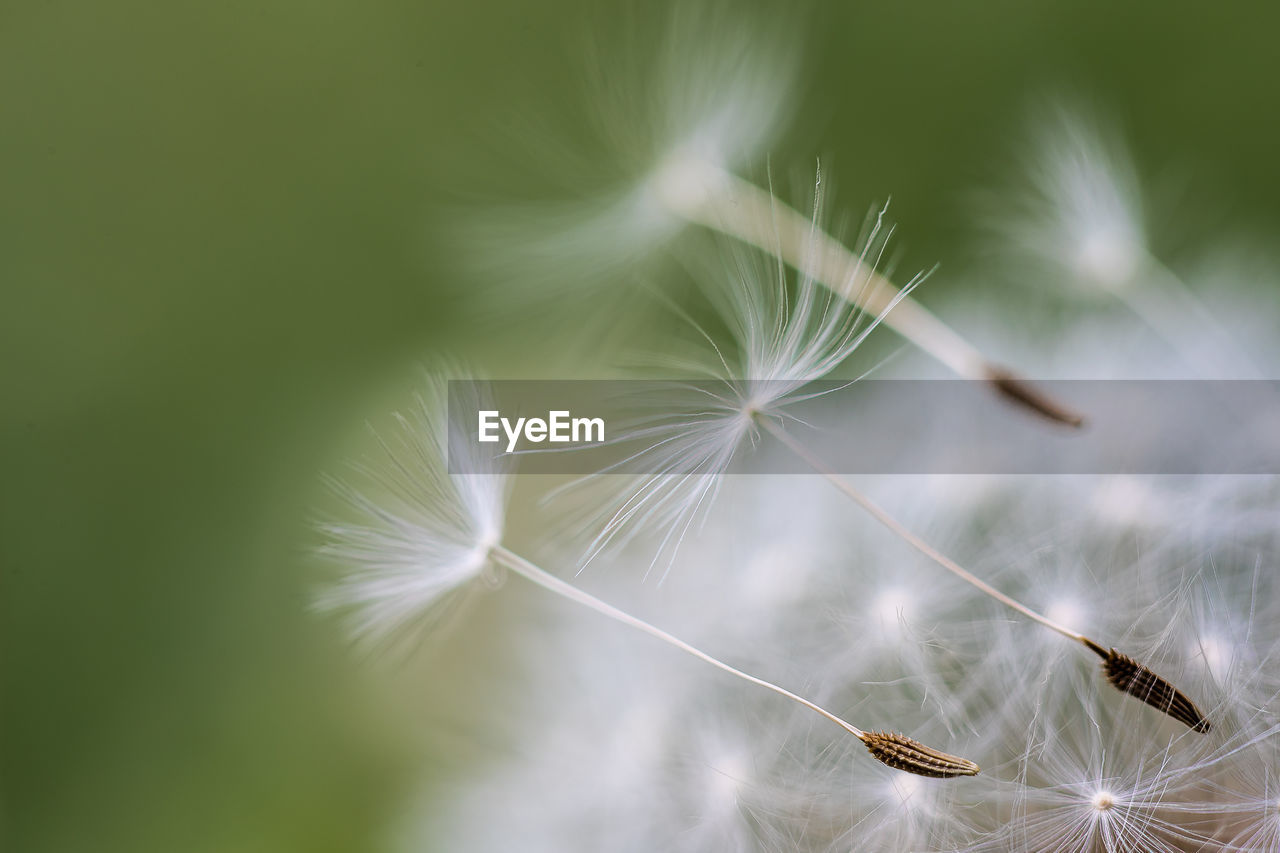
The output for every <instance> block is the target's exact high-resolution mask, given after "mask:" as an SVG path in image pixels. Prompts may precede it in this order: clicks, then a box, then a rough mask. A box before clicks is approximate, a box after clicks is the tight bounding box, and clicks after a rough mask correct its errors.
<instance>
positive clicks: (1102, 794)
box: [1089, 788, 1116, 812]
mask: <svg viewBox="0 0 1280 853" xmlns="http://www.w3.org/2000/svg"><path fill="white" fill-rule="evenodd" d="M1089 803H1090V805H1092V806H1093V808H1094V810H1095V811H1098V812H1109V811H1111V810H1112V809H1113V808H1115V805H1116V796H1115V794H1113V793H1111V792H1110V791H1108V790H1106V789H1105V788H1104V789H1102V790H1100V791H1097V792H1095V793H1094V795H1093V796H1092V797H1091V798H1090V799H1089Z"/></svg>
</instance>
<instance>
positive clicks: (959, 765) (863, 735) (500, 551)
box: [489, 545, 979, 778]
mask: <svg viewBox="0 0 1280 853" xmlns="http://www.w3.org/2000/svg"><path fill="white" fill-rule="evenodd" d="M489 557H490V559H491V560H493V562H494V563H497V564H498V565H501V566H503V567H505V568H507V569H509V570H510V571H512V572H515V573H516V574H518V575H520V576H521V577H522V578H524V579H525V580H527V581H529V582H531V583H533V584H535V585H536V586H540V587H542V588H543V589H545V590H547V591H548V592H552V593H555V594H556V595H559V596H561V597H562V598H566V599H568V600H570V601H572V602H574V603H576V604H581V605H583V606H584V607H587V608H589V609H591V610H594V611H595V612H597V613H599V614H601V615H603V616H607V617H609V618H610V619H613V620H614V621H616V622H621V623H622V624H623V625H628V626H630V627H632V628H635V629H637V630H639V631H643V632H644V633H646V634H648V635H649V636H651V637H656V638H657V639H659V640H661V641H662V642H664V643H667V644H668V645H670V646H673V647H675V648H677V649H679V650H680V651H682V652H684V653H685V654H688V655H692V656H693V657H695V658H697V659H698V660H701V661H703V662H705V663H709V664H711V665H712V666H714V667H716V668H717V669H720V670H723V671H724V672H727V673H729V674H730V675H733V676H735V677H737V678H740V679H742V680H743V681H747V682H749V683H751V684H755V685H758V686H760V687H763V688H765V689H766V690H771V691H773V692H774V693H777V694H778V695H780V696H783V697H785V698H787V699H790V700H791V701H793V702H797V703H799V704H800V705H803V706H804V707H806V708H808V709H809V710H811V711H813V712H815V713H817V714H819V715H821V716H823V717H825V718H826V719H828V720H830V721H831V722H833V723H835V724H836V725H838V726H839V727H840V728H842V729H844V730H845V731H846V732H848V733H849V734H851V735H853V736H854V737H856V738H858V739H859V740H861V741H862V742H863V744H865V745H866V747H867V751H868V752H869V753H870V754H871V755H872V757H874V758H875V759H876V760H877V761H880V762H882V763H884V764H886V765H888V766H889V767H892V768H894V769H896V770H904V771H906V772H908V773H915V774H917V775H921V776H930V777H933V778H951V777H955V776H973V775H975V774H977V773H978V770H979V768H978V765H977V764H974V763H973V762H972V761H969V760H968V759H965V758H959V757H957V756H954V755H948V754H947V753H945V752H940V751H938V750H935V749H932V748H931V747H927V746H925V745H924V744H921V743H919V742H917V741H915V740H913V739H911V738H909V737H906V736H905V735H900V734H892V733H885V732H867V731H863V730H862V729H860V728H858V727H857V726H855V725H853V724H852V723H850V722H847V721H845V720H843V719H841V718H840V717H838V716H836V715H835V714H833V713H831V712H830V711H828V710H826V709H825V708H823V707H821V706H820V705H818V704H816V703H814V702H811V701H809V700H808V699H805V698H804V697H803V696H800V695H798V694H795V693H792V692H791V691H790V690H787V689H786V688H785V687H781V686H779V685H777V684H774V683H773V682H771V681H766V680H765V679H763V678H758V677H756V676H754V675H751V674H750V673H747V672H743V671H742V670H740V669H738V668H737V667H734V666H730V665H729V664H727V663H725V662H724V661H722V660H720V659H719V658H715V657H712V656H711V655H709V654H707V653H706V652H704V651H702V650H701V649H699V648H697V647H695V646H691V645H689V644H688V643H686V642H685V641H684V640H681V639H680V638H679V637H676V636H675V635H673V634H669V633H667V632H666V631H663V630H662V629H661V628H658V627H657V626H656V625H652V624H650V623H648V622H646V621H644V620H643V619H640V618H638V617H635V616H632V615H631V614H630V613H627V612H626V611H624V610H619V609H618V608H617V607H614V606H613V605H612V604H609V603H607V602H605V601H602V600H601V599H599V598H596V597H595V596H594V595H591V594H590V593H588V592H584V591H583V590H581V589H579V588H578V587H576V586H574V585H573V584H570V583H566V582H565V581H563V580H561V579H560V578H558V577H556V576H555V575H553V574H551V573H550V572H547V571H545V570H544V569H541V568H539V567H538V566H536V565H534V564H533V563H531V562H529V561H528V560H526V559H525V558H524V557H521V556H520V555H519V554H516V553H515V552H514V551H510V550H508V549H507V548H504V547H503V546H501V545H495V546H493V547H492V548H491V549H490V551H489Z"/></svg>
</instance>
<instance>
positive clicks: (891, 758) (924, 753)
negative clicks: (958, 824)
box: [862, 732, 978, 779]
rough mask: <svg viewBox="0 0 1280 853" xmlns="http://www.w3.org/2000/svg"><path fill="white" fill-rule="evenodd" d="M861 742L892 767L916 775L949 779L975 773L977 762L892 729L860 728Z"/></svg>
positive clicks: (877, 757) (877, 758)
mask: <svg viewBox="0 0 1280 853" xmlns="http://www.w3.org/2000/svg"><path fill="white" fill-rule="evenodd" d="M862 742H863V743H865V744H866V745H867V752H869V753H871V756H872V758H874V759H876V760H877V761H879V762H882V763H884V764H887V765H889V766H890V767H892V768H893V769H894V770H905V771H906V772H908V773H915V774H916V775H918V776H930V777H933V778H935V779H950V778H952V777H955V776H976V775H977V774H978V765H976V764H974V763H973V762H972V761H970V760H969V759H967V758H960V757H958V756H955V755H948V754H947V753H945V752H939V751H938V750H936V749H930V748H929V747H927V746H925V745H924V744H922V743H920V742H918V741H914V740H912V739H911V738H909V737H907V736H906V735H900V734H894V733H893V732H864V733H863V735H862Z"/></svg>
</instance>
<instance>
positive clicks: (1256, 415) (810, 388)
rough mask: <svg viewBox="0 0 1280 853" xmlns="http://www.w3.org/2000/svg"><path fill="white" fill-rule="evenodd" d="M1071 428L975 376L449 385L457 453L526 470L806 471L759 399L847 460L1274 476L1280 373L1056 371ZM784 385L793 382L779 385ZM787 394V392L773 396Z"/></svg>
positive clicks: (977, 468) (836, 463)
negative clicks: (1069, 376) (1071, 375)
mask: <svg viewBox="0 0 1280 853" xmlns="http://www.w3.org/2000/svg"><path fill="white" fill-rule="evenodd" d="M1035 385H1036V387H1037V388H1038V389H1039V390H1041V391H1043V392H1044V393H1046V394H1049V395H1051V396H1052V397H1053V398H1055V399H1058V400H1061V401H1063V402H1064V403H1065V404H1067V405H1069V406H1070V407H1071V408H1073V409H1074V410H1076V411H1078V412H1080V413H1082V414H1083V415H1084V417H1085V423H1084V424H1083V426H1080V427H1078V428H1073V427H1070V426H1065V425H1063V424H1059V423H1054V422H1051V421H1048V420H1045V419H1042V418H1039V417H1037V416H1036V415H1035V414H1031V413H1029V412H1028V411H1027V410H1026V409H1024V408H1021V407H1017V406H1015V405H1013V404H1012V403H1010V401H1008V400H1007V399H1005V398H1003V397H1002V396H1000V395H999V394H998V393H997V392H996V390H995V389H994V388H993V387H992V386H991V384H989V383H986V382H979V381H965V380H861V381H858V382H854V383H843V382H811V383H808V384H806V385H804V386H802V387H800V388H790V387H789V386H783V385H781V384H778V383H766V382H756V383H736V382H735V383H726V382H720V381H705V382H668V381H639V380H611V381H545V380H537V381H492V382H461V381H455V382H450V383H449V409H450V411H449V415H450V422H451V423H452V424H454V434H453V435H451V436H450V441H449V444H450V449H449V466H450V471H452V472H453V473H469V472H470V471H469V469H470V468H471V467H472V466H473V465H474V463H473V462H472V461H470V460H475V459H484V458H494V457H500V458H502V459H504V464H505V463H509V464H510V466H511V469H512V470H513V471H515V472H516V473H523V474H575V475H585V474H594V473H602V472H607V473H615V474H648V475H652V474H673V475H687V474H705V473H712V472H718V471H720V470H721V469H722V467H723V466H722V465H721V459H722V454H727V453H730V452H731V456H730V459H731V462H730V465H729V466H728V468H727V472H728V473H774V474H788V473H796V474H805V473H811V472H812V468H810V467H809V466H808V465H807V464H806V463H805V462H803V461H801V460H800V459H799V458H797V456H796V454H794V453H790V452H783V449H782V448H781V447H780V442H779V441H778V440H777V439H776V437H775V436H773V435H772V434H770V432H769V431H768V430H761V429H759V428H758V425H757V426H756V427H755V428H753V426H752V420H751V418H750V417H749V416H748V415H746V414H743V410H744V408H745V406H746V404H745V403H744V402H743V401H744V400H747V399H750V400H755V401H759V402H760V404H761V405H760V406H759V409H760V414H758V415H757V416H756V417H757V418H768V419H771V420H772V421H773V422H774V423H776V424H779V425H780V426H781V427H782V428H783V429H785V430H786V433H787V434H788V435H789V436H791V437H792V438H794V439H795V440H796V441H798V442H799V443H801V444H802V445H803V446H804V447H805V448H806V449H807V450H808V451H809V452H810V453H811V454H812V455H815V456H817V457H818V458H820V459H821V460H822V462H823V463H825V465H827V466H828V467H830V468H831V469H833V470H835V471H837V472H840V473H847V474H893V473H899V474H1277V473H1280V382H1276V381H1199V380H1186V381H1181V380H1178V381H1168V380H1160V381H1156V380H1152V381H1145V380H1143V381H1139V380H1111V381H1101V380H1088V381H1085V380H1069V381H1068V380H1059V381H1047V382H1037V383H1035ZM784 392H785V393H784ZM779 394H782V399H784V400H786V401H787V402H785V404H784V405H779V404H778V403H776V402H773V403H772V404H771V403H769V401H771V400H772V401H776V400H777V399H778V395H779Z"/></svg>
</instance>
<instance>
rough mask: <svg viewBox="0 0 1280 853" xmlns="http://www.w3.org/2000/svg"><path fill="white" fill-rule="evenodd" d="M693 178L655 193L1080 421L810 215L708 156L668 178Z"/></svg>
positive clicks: (1040, 407) (1066, 419)
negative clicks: (693, 183)
mask: <svg viewBox="0 0 1280 853" xmlns="http://www.w3.org/2000/svg"><path fill="white" fill-rule="evenodd" d="M677 179H680V180H682V181H690V180H700V181H701V182H702V184H703V187H702V188H700V190H698V191H689V190H688V189H687V188H685V187H683V186H682V187H680V188H679V189H677V188H675V187H669V188H667V191H660V192H659V197H660V198H661V199H662V200H663V203H664V204H666V205H667V206H668V207H669V208H670V209H671V210H672V211H673V212H674V213H675V214H676V215H678V216H680V217H682V218H683V219H685V220H687V221H689V222H693V223H696V224H698V225H702V226H704V227H706V228H710V229H712V230H713V231H719V232H720V233H722V234H727V235H729V236H731V237H734V238H737V239H739V240H741V241H743V242H744V243H748V244H750V245H752V246H755V247H756V248H758V249H761V250H762V251H764V252H766V253H768V254H770V255H774V256H775V257H778V258H779V259H780V260H782V261H783V262H784V263H786V264H787V265H788V266H791V267H792V268H794V269H796V270H797V271H799V272H800V273H801V274H802V275H805V276H808V277H809V278H811V279H813V280H814V281H816V282H818V283H820V284H822V285H824V286H825V287H827V288H828V289H829V290H831V291H832V292H833V293H835V294H836V295H837V296H839V297H840V298H842V299H844V300H845V301H847V302H849V303H851V304H853V305H856V306H858V307H859V308H860V309H862V310H863V311H866V312H867V313H868V314H871V315H873V316H876V317H882V320H881V322H883V323H884V324H885V325H887V326H889V327H890V328H891V329H893V330H894V331H896V332H897V333H898V334H900V335H902V337H904V338H906V339H907V340H908V341H910V342H911V343H912V344H914V345H915V346H917V347H919V348H920V349H921V350H923V351H924V352H926V353H928V354H929V355H930V356H932V357H933V358H934V359H936V360H937V361H939V362H940V363H942V364H943V365H944V366H946V367H947V368H948V369H949V370H951V371H952V372H953V373H955V374H956V375H957V376H960V377H962V378H965V379H976V380H981V381H984V382H988V383H990V384H991V386H992V387H993V388H995V389H996V390H997V391H998V392H999V393H1000V394H1001V395H1003V396H1004V397H1005V398H1006V399H1009V400H1011V401H1013V402H1015V403H1017V404H1019V405H1021V406H1024V407H1026V408H1028V409H1030V410H1032V411H1034V412H1036V413H1037V414H1039V415H1041V416H1043V417H1045V418H1048V419H1050V420H1052V421H1055V422H1059V423H1064V424H1068V425H1070V426H1080V425H1081V424H1083V423H1084V419H1083V418H1082V417H1081V416H1080V415H1079V414H1077V413H1076V412H1074V411H1072V410H1071V409H1069V408H1068V407H1067V406H1064V405H1062V404H1061V403H1059V402H1057V401H1056V400H1053V399H1051V398H1049V397H1048V396H1047V395H1046V394H1044V393H1042V392H1039V391H1037V390H1035V389H1034V388H1032V387H1031V386H1030V385H1029V384H1028V383H1027V382H1026V381H1025V380H1023V379H1022V378H1020V377H1019V376H1017V375H1016V374H1015V373H1014V372H1013V371H1011V370H1008V369H1007V368H1004V367H1001V366H1000V365H997V364H994V363H992V362H991V361H989V360H987V358H986V357H985V356H984V355H983V354H982V353H981V352H980V351H979V350H978V349H977V347H975V346H974V345H973V344H971V343H969V342H968V341H967V340H965V339H964V338H963V337H961V336H960V334H959V333H958V332H956V331H955V330H954V329H952V328H951V327H950V326H948V325H947V324H946V323H944V322H943V321H942V320H941V319H939V318H938V317H937V315H935V314H933V313H932V312H930V311H929V310H928V309H927V308H925V307H924V306H923V305H921V304H920V303H919V302H917V301H916V300H914V299H912V298H911V297H910V296H909V295H907V294H906V293H904V292H903V290H902V289H901V288H899V287H898V286H896V285H895V284H893V282H891V281H889V280H888V279H887V278H885V277H884V276H882V275H881V274H880V273H879V272H877V271H876V269H875V267H874V265H873V264H868V263H866V262H865V261H864V260H863V259H862V258H860V257H858V255H856V254H855V253H853V252H851V251H849V249H848V248H847V247H846V246H845V245H844V244H843V243H841V242H840V241H839V240H837V239H835V238H834V237H832V236H831V235H829V234H827V233H826V232H824V231H822V230H821V229H820V228H818V226H817V224H816V223H815V222H814V221H812V220H811V219H810V218H809V217H806V216H805V215H804V214H802V213H800V212H799V211H797V210H796V209H794V208H792V207H790V206H788V205H786V204H783V203H782V202H780V201H778V200H777V199H776V198H774V196H773V195H772V194H771V193H769V192H766V191H765V190H763V189H761V188H760V187H757V186H756V185H755V184H753V183H751V182H750V181H745V180H743V179H742V178H739V177H737V176H736V175H733V174H731V173H729V172H726V171H724V170H722V169H719V168H718V167H716V166H713V165H709V164H699V165H698V167H697V169H691V170H689V171H679V172H677V174H676V175H675V176H673V177H672V178H669V180H671V181H673V182H674V181H675V180H677Z"/></svg>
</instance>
